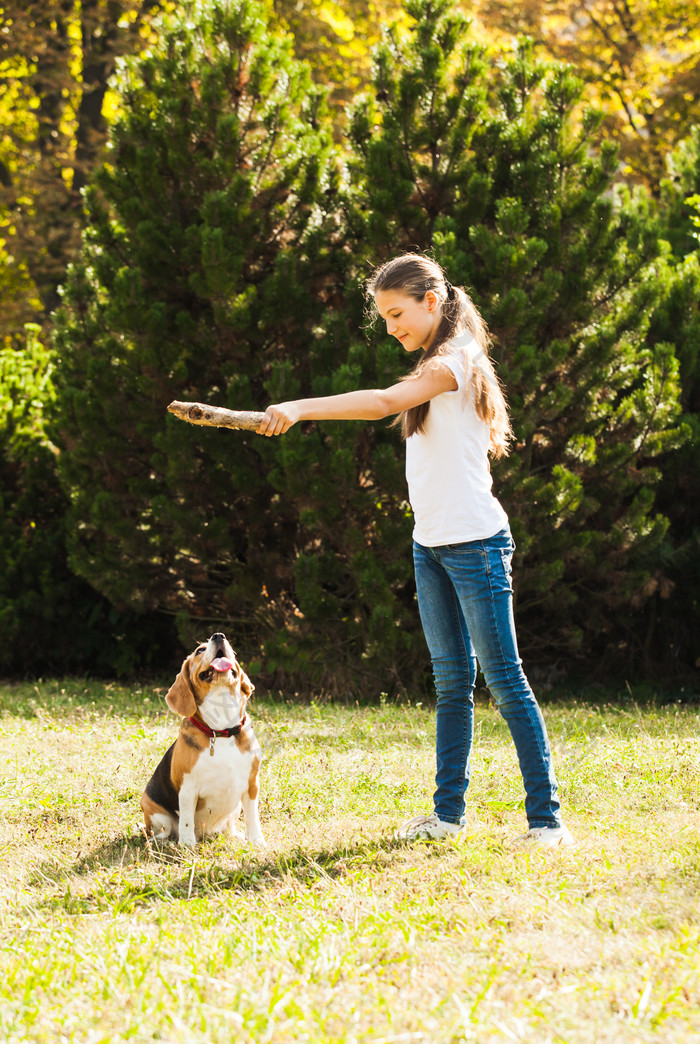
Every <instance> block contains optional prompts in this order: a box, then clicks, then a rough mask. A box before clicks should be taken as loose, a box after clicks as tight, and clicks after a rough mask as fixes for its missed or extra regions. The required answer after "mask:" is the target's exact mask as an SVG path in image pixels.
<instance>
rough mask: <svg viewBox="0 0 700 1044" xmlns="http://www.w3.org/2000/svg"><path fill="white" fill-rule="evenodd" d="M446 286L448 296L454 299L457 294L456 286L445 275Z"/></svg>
mask: <svg viewBox="0 0 700 1044" xmlns="http://www.w3.org/2000/svg"><path fill="white" fill-rule="evenodd" d="M445 287H446V289H447V296H448V297H449V298H450V300H452V298H453V297H454V295H455V288H454V287H453V285H452V283H451V282H450V281H449V279H448V278H447V277H445Z"/></svg>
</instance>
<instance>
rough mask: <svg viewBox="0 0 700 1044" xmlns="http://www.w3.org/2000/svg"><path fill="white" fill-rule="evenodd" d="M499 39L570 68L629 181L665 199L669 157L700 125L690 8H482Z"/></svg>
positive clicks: (638, 4) (696, 33)
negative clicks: (530, 44) (521, 41)
mask: <svg viewBox="0 0 700 1044" xmlns="http://www.w3.org/2000/svg"><path fill="white" fill-rule="evenodd" d="M479 13H480V16H481V18H482V19H483V21H484V24H485V25H486V26H487V27H488V29H489V30H490V31H491V32H495V33H497V34H498V35H501V34H503V33H506V34H508V35H509V36H513V35H517V34H525V35H527V36H529V37H530V38H531V39H533V40H534V41H536V42H537V44H539V45H540V46H541V47H542V48H543V50H544V51H545V53H547V54H549V55H550V56H551V57H553V58H556V59H558V60H560V61H563V62H567V63H569V64H570V65H571V66H572V67H573V68H574V69H575V70H576V72H577V73H578V75H580V76H581V77H583V78H584V79H585V80H586V82H587V84H588V85H589V91H588V93H589V97H590V98H591V99H592V100H594V101H595V103H596V104H597V105H598V106H599V107H600V108H601V110H602V111H603V112H604V113H605V131H606V134H607V135H608V136H609V137H610V138H611V140H614V141H616V142H617V143H618V145H619V147H620V154H621V157H622V161H623V163H624V164H625V165H626V167H627V171H626V172H627V174H628V175H632V176H633V177H634V178H636V179H637V180H641V181H643V182H645V183H646V184H648V185H649V186H651V187H652V188H653V190H654V191H655V192H658V191H659V186H660V182H661V180H662V179H663V177H664V175H665V172H666V156H667V155H668V153H669V151H671V150H672V149H673V148H674V146H676V145H677V144H679V142H680V141H681V140H682V139H683V138H684V137H685V136H686V134H687V133H688V129H689V127H691V126H692V125H693V124H694V123H697V121H698V119H699V118H700V10H698V7H697V5H696V4H687V3H684V2H683V0H625V2H624V3H619V2H617V0H585V2H583V3H581V2H579V0H524V2H518V3H513V2H512V0H482V2H481V4H480V5H479Z"/></svg>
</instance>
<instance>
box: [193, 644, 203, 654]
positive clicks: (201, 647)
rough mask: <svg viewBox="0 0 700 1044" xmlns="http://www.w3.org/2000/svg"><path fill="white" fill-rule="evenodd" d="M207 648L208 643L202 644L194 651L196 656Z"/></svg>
mask: <svg viewBox="0 0 700 1044" xmlns="http://www.w3.org/2000/svg"><path fill="white" fill-rule="evenodd" d="M205 649H206V645H200V647H199V649H195V651H194V654H195V656H201V655H202V653H203V652H204V650H205Z"/></svg>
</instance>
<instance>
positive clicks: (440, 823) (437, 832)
mask: <svg viewBox="0 0 700 1044" xmlns="http://www.w3.org/2000/svg"><path fill="white" fill-rule="evenodd" d="M461 831H462V827H461V826H460V825H459V823H446V822H445V821H444V820H443V819H438V817H437V813H436V812H433V813H432V815H430V816H414V817H413V819H409V820H408V822H406V823H404V824H403V826H402V827H399V829H398V830H397V831H396V833H395V834H394V840H395V841H428V840H433V841H441V840H442V839H443V838H444V837H448V836H450V835H454V834H459V833H460V832H461Z"/></svg>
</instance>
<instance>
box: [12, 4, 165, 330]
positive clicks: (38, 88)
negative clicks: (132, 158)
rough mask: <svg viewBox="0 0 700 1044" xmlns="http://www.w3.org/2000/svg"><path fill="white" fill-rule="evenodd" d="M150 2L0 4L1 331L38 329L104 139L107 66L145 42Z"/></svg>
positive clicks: (74, 245) (75, 242)
mask: <svg viewBox="0 0 700 1044" xmlns="http://www.w3.org/2000/svg"><path fill="white" fill-rule="evenodd" d="M162 6H163V5H162V4H161V3H159V2H158V0H59V2H57V3H47V2H46V0H29V2H27V0H3V2H2V4H0V83H2V86H3V93H2V96H1V97H0V121H1V125H2V129H3V134H2V138H1V139H0V246H2V240H4V247H3V249H2V251H0V273H1V275H0V278H1V279H2V281H3V283H4V284H5V287H6V290H7V292H6V293H4V294H3V295H2V301H1V303H0V327H2V328H3V333H8V332H9V333H12V332H15V331H17V330H20V329H21V325H22V323H23V322H26V321H29V320H34V321H38V322H43V319H44V315H45V314H48V313H50V312H51V311H52V309H54V308H55V307H56V305H57V304H58V296H57V290H58V286H59V284H60V283H61V282H62V281H63V278H64V276H65V271H66V266H67V265H68V263H69V262H70V261H71V260H72V258H73V257H74V255H75V253H76V251H77V249H78V246H79V241H80V230H81V228H82V204H81V199H80V191H81V189H82V188H83V187H84V186H85V185H86V184H87V181H88V178H89V176H90V173H91V171H92V170H93V169H94V167H95V166H96V164H97V162H98V160H99V157H100V152H101V149H102V146H103V144H104V141H105V137H106V133H107V118H106V113H105V103H106V97H107V93H108V89H109V83H110V80H111V79H112V77H113V74H114V70H115V62H116V59H117V58H118V57H119V56H120V55H123V54H128V53H130V52H131V51H133V50H135V49H136V48H138V47H139V46H140V45H142V43H144V42H145V36H146V34H147V32H148V27H149V23H150V20H151V18H152V17H153V15H154V13H155V12H156V11H157V10H158V9H159V8H160V7H162Z"/></svg>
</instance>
